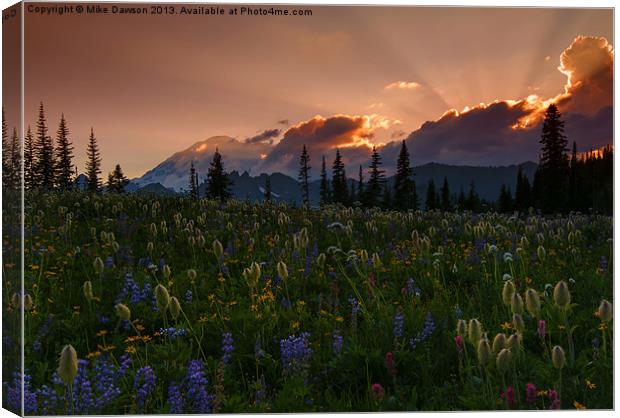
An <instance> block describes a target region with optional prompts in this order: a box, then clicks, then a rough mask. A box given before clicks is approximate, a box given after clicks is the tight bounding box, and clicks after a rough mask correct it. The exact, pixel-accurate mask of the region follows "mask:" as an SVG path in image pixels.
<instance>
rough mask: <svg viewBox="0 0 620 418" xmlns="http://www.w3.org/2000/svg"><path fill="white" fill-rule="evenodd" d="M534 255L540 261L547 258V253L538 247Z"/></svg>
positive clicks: (543, 248)
mask: <svg viewBox="0 0 620 418" xmlns="http://www.w3.org/2000/svg"><path fill="white" fill-rule="evenodd" d="M536 255H538V259H539V260H540V261H545V258H547V251H546V250H545V247H543V246H542V245H539V246H538V249H537V250H536Z"/></svg>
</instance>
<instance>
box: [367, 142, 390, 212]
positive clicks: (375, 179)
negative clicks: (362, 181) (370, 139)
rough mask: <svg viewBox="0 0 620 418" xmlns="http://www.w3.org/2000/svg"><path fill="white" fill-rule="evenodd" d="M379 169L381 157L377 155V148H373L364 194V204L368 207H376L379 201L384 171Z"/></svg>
mask: <svg viewBox="0 0 620 418" xmlns="http://www.w3.org/2000/svg"><path fill="white" fill-rule="evenodd" d="M379 167H381V155H379V152H378V151H377V147H376V146H373V147H372V156H371V158H370V178H369V179H368V184H367V185H366V192H365V196H366V199H365V203H366V206H368V207H373V206H378V204H379V202H380V199H381V194H382V193H381V192H382V190H383V184H384V183H385V170H381V169H380V168H379Z"/></svg>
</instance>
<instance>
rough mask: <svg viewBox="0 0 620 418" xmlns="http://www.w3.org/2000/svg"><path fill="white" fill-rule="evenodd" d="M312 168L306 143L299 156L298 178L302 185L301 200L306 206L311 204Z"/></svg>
mask: <svg viewBox="0 0 620 418" xmlns="http://www.w3.org/2000/svg"><path fill="white" fill-rule="evenodd" d="M310 168H311V167H310V156H309V155H308V151H307V150H306V146H305V145H304V146H303V149H302V151H301V155H300V156H299V176H298V178H297V179H298V180H299V184H300V185H301V200H302V202H303V204H304V205H306V206H308V205H310V188H309V180H310Z"/></svg>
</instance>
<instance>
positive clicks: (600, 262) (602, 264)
mask: <svg viewBox="0 0 620 418" xmlns="http://www.w3.org/2000/svg"><path fill="white" fill-rule="evenodd" d="M598 267H599V269H601V271H602V272H604V273H607V268H608V267H609V263H608V262H607V257H605V256H604V255H602V256H601V258H600V259H599V260H598Z"/></svg>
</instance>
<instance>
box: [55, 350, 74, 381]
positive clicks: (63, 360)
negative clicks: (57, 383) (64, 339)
mask: <svg viewBox="0 0 620 418" xmlns="http://www.w3.org/2000/svg"><path fill="white" fill-rule="evenodd" d="M77 372H78V360H77V353H76V352H75V349H74V348H73V346H71V345H70V344H69V345H66V346H65V347H64V348H63V349H62V351H61V352H60V359H59V360H58V376H59V377H60V379H61V380H62V381H63V382H64V384H65V385H71V384H72V383H73V380H74V379H75V376H77Z"/></svg>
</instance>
